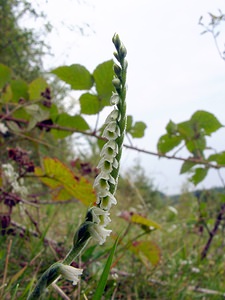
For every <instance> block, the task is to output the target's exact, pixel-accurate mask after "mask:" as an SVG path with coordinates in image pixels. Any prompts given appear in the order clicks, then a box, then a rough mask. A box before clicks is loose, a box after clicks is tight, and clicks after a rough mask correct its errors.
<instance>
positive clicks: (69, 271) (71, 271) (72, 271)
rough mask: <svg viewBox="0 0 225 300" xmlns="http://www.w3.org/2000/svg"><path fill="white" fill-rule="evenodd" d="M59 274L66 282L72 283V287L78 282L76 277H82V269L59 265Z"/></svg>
mask: <svg viewBox="0 0 225 300" xmlns="http://www.w3.org/2000/svg"><path fill="white" fill-rule="evenodd" d="M60 273H61V275H63V276H64V277H65V278H66V279H67V280H70V281H72V282H73V285H76V284H77V282H78V281H79V278H78V276H80V275H82V273H83V269H77V268H74V267H72V266H68V265H64V264H61V265H60Z"/></svg>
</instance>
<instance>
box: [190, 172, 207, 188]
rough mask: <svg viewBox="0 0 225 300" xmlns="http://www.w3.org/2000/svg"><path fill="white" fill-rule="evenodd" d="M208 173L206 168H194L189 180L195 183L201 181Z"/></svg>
mask: <svg viewBox="0 0 225 300" xmlns="http://www.w3.org/2000/svg"><path fill="white" fill-rule="evenodd" d="M207 173H208V168H196V169H195V173H194V175H193V176H192V177H191V179H190V181H191V182H193V183H194V185H197V184H198V183H200V182H201V181H203V180H204V179H205V177H206V175H207Z"/></svg>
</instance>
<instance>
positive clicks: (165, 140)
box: [157, 134, 182, 153]
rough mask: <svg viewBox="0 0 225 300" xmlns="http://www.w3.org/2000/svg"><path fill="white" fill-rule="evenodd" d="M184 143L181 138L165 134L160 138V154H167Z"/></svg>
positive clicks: (158, 145) (158, 146) (158, 147)
mask: <svg viewBox="0 0 225 300" xmlns="http://www.w3.org/2000/svg"><path fill="white" fill-rule="evenodd" d="M181 141H182V137H181V136H176V135H174V136H170V135H168V134H164V135H163V136H161V137H160V138H159V141H158V144H157V149H158V152H159V153H167V152H169V151H171V150H172V149H174V148H175V147H177V146H178V145H179V144H180V143H181Z"/></svg>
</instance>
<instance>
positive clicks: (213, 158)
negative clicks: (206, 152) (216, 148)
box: [208, 151, 225, 165]
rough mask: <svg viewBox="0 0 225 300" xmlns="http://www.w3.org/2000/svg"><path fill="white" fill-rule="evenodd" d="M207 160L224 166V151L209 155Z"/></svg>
mask: <svg viewBox="0 0 225 300" xmlns="http://www.w3.org/2000/svg"><path fill="white" fill-rule="evenodd" d="M208 160H209V161H215V162H217V163H218V164H219V165H225V151H223V152H220V153H216V154H212V155H210V156H209V158H208Z"/></svg>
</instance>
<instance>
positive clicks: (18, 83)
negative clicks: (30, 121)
mask: <svg viewBox="0 0 225 300" xmlns="http://www.w3.org/2000/svg"><path fill="white" fill-rule="evenodd" d="M10 85H11V89H12V101H13V102H18V101H19V99H20V98H24V99H28V85H27V83H26V82H25V81H24V80H22V79H17V80H12V81H11V83H10Z"/></svg>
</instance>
